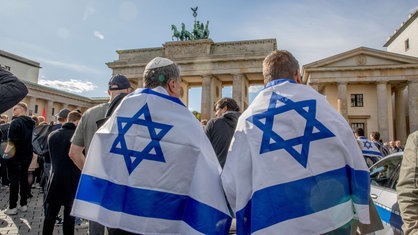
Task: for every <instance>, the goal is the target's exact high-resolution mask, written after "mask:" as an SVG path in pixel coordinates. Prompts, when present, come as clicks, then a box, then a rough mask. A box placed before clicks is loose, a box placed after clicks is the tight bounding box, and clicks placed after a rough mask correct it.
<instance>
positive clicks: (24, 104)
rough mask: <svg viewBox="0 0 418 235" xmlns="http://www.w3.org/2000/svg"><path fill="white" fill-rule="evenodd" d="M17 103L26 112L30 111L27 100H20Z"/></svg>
mask: <svg viewBox="0 0 418 235" xmlns="http://www.w3.org/2000/svg"><path fill="white" fill-rule="evenodd" d="M16 105H18V106H19V107H21V108H22V109H23V110H25V112H27V111H28V105H27V104H26V103H25V102H19V103H17V104H16Z"/></svg>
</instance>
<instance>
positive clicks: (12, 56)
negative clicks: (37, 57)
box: [0, 50, 42, 68]
mask: <svg viewBox="0 0 418 235" xmlns="http://www.w3.org/2000/svg"><path fill="white" fill-rule="evenodd" d="M0 56H3V57H6V58H9V59H11V60H16V61H19V62H21V63H24V64H27V65H30V66H34V67H37V68H42V67H41V65H40V63H39V62H36V61H33V60H30V59H26V58H24V57H21V56H18V55H15V54H12V53H9V52H7V51H3V50H0Z"/></svg>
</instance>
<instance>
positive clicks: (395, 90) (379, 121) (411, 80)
mask: <svg viewBox="0 0 418 235" xmlns="http://www.w3.org/2000/svg"><path fill="white" fill-rule="evenodd" d="M303 80H304V82H306V83H307V84H308V85H309V86H311V87H313V88H314V89H316V90H317V91H318V92H320V93H321V94H323V95H324V96H326V98H327V100H328V101H329V102H330V104H331V105H333V106H334V108H335V109H337V110H338V111H339V112H340V113H341V114H342V115H343V116H344V117H345V118H346V119H347V121H348V122H349V123H350V125H351V127H352V128H353V129H355V128H357V127H362V128H364V129H365V131H366V133H370V132H372V131H379V132H380V133H381V138H382V139H383V140H384V141H388V140H392V139H400V140H401V141H402V142H403V143H404V142H405V140H406V137H407V135H408V134H409V133H410V132H412V131H415V130H418V58H416V57H412V56H405V55H400V54H397V53H390V52H386V51H380V50H375V49H371V48H365V47H360V48H357V49H354V50H350V51H347V52H344V53H341V54H338V55H335V56H332V57H329V58H325V59H323V60H319V61H316V62H313V63H310V64H307V65H304V66H303Z"/></svg>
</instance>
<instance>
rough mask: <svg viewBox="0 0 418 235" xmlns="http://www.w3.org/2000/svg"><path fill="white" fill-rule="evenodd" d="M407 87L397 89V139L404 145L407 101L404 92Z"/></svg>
mask: <svg viewBox="0 0 418 235" xmlns="http://www.w3.org/2000/svg"><path fill="white" fill-rule="evenodd" d="M404 89H405V87H399V88H396V89H395V114H396V120H395V130H396V135H395V138H396V139H399V140H400V141H401V142H402V143H405V141H406V137H407V135H406V110H405V99H404V97H403V91H404Z"/></svg>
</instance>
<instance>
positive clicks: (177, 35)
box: [171, 24, 183, 41]
mask: <svg viewBox="0 0 418 235" xmlns="http://www.w3.org/2000/svg"><path fill="white" fill-rule="evenodd" d="M171 30H173V36H172V37H171V40H172V41H174V38H177V41H178V40H179V39H180V40H182V41H183V39H182V35H181V32H179V31H178V30H177V27H176V26H175V25H173V24H172V25H171Z"/></svg>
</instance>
